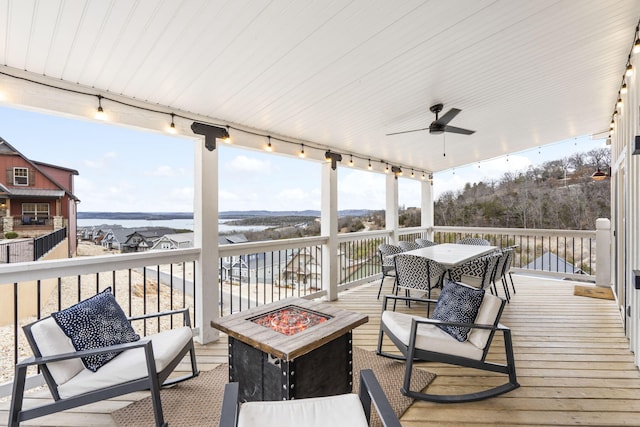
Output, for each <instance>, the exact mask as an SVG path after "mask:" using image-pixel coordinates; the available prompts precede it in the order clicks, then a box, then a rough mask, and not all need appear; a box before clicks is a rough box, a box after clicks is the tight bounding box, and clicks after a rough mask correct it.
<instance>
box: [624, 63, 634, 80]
mask: <svg viewBox="0 0 640 427" xmlns="http://www.w3.org/2000/svg"><path fill="white" fill-rule="evenodd" d="M624 74H625V75H626V76H627V77H630V76H631V75H632V74H633V65H631V63H628V64H627V69H626V70H625V72H624Z"/></svg>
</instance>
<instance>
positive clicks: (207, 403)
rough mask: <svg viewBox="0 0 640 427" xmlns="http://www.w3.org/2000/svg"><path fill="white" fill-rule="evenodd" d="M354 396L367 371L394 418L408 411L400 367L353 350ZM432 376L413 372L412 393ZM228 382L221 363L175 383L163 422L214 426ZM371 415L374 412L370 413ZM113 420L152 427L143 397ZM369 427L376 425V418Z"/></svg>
mask: <svg viewBox="0 0 640 427" xmlns="http://www.w3.org/2000/svg"><path fill="white" fill-rule="evenodd" d="M353 363H354V373H353V379H354V387H353V389H354V392H357V391H358V385H359V384H358V383H359V379H360V369H363V368H365V369H366V368H369V369H372V370H373V372H374V373H375V374H376V377H377V378H378V381H379V382H380V385H381V386H382V389H383V390H384V392H385V394H386V395H387V398H388V399H389V402H390V403H391V406H392V407H393V409H394V411H395V413H396V414H397V415H398V417H400V416H402V414H403V413H404V412H405V411H406V410H407V408H409V406H410V405H411V403H413V399H412V398H409V397H406V396H403V395H402V394H401V393H400V387H401V386H402V380H403V378H404V363H402V362H398V361H395V360H391V359H388V358H386V357H382V356H378V355H376V354H375V353H374V352H371V351H367V350H362V349H360V348H358V347H354V351H353ZM435 377H436V376H435V374H433V373H431V372H427V371H424V370H422V369H415V372H414V374H413V375H412V377H411V380H412V385H411V387H412V389H413V390H422V389H424V388H425V387H426V386H427V385H429V383H431V381H433V380H434V378H435ZM228 381H229V366H228V365H227V364H226V363H225V364H222V365H219V366H217V367H216V368H215V369H212V370H211V371H207V372H201V373H200V375H199V376H197V377H196V378H192V379H190V380H187V381H185V382H182V383H179V384H177V385H175V386H173V387H171V388H166V389H163V390H162V391H161V393H160V396H161V399H162V410H163V413H164V419H165V421H166V422H168V423H169V426H170V427H180V426H184V427H199V426H208V427H212V426H213V427H215V426H217V425H218V422H219V417H220V409H221V406H222V396H223V394H224V385H225V384H226V383H227V382H228ZM372 412H373V413H375V410H372ZM112 415H113V418H114V420H115V421H116V423H117V424H118V426H121V427H144V426H153V425H154V423H155V419H154V417H153V410H152V407H151V398H149V397H147V398H144V399H142V400H139V401H137V402H134V403H132V404H131V405H129V406H127V407H125V408H122V409H119V410H117V411H116V412H114V413H113V414H112ZM372 425H379V420H378V419H377V415H375V416H374V417H373V419H372Z"/></svg>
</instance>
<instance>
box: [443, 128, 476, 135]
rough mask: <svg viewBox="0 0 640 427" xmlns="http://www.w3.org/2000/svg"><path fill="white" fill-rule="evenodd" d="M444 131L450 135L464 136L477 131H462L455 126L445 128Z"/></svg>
mask: <svg viewBox="0 0 640 427" xmlns="http://www.w3.org/2000/svg"><path fill="white" fill-rule="evenodd" d="M444 131H445V132H449V133H460V134H462V135H471V134H472V133H475V130H469V129H462V128H457V127H455V126H445V127H444Z"/></svg>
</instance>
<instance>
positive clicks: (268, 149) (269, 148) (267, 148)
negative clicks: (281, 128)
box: [264, 136, 273, 152]
mask: <svg viewBox="0 0 640 427" xmlns="http://www.w3.org/2000/svg"><path fill="white" fill-rule="evenodd" d="M267 138H268V140H269V142H268V143H267V146H266V147H264V149H265V150H266V151H269V152H271V151H273V146H272V145H271V136H268V137H267Z"/></svg>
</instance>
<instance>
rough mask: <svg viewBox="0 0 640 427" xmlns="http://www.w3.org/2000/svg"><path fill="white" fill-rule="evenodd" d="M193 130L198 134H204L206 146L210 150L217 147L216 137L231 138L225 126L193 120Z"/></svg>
mask: <svg viewBox="0 0 640 427" xmlns="http://www.w3.org/2000/svg"><path fill="white" fill-rule="evenodd" d="M191 130H192V131H193V133H196V134H198V135H204V146H205V147H206V148H207V150H209V151H213V150H215V149H216V139H217V138H220V139H224V138H229V132H227V130H226V129H225V128H221V127H218V126H211V125H208V124H206V123H200V122H193V123H192V124H191Z"/></svg>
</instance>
